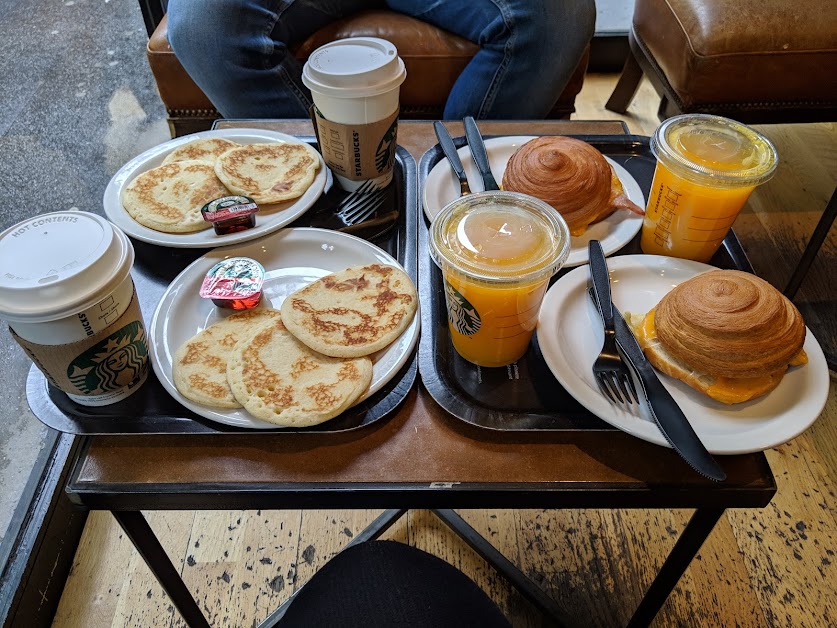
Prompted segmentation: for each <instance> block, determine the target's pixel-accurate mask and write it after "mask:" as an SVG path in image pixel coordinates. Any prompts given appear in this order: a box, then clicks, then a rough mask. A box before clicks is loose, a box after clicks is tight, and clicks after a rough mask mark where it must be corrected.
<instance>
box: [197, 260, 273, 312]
mask: <svg viewBox="0 0 837 628" xmlns="http://www.w3.org/2000/svg"><path fill="white" fill-rule="evenodd" d="M262 284H264V267H263V266H262V265H261V264H259V263H258V262H257V261H256V260H254V259H251V258H249V257H231V258H229V259H225V260H223V261H220V262H218V263H217V264H215V265H214V266H213V267H212V268H210V269H209V272H207V273H206V276H205V277H204V278H203V283H202V284H201V289H200V295H201V297H203V298H204V299H212V302H213V303H214V304H215V305H217V306H218V307H223V308H228V309H231V310H249V309H252V308H254V307H256V306H257V305H258V304H259V300H260V299H261V298H262Z"/></svg>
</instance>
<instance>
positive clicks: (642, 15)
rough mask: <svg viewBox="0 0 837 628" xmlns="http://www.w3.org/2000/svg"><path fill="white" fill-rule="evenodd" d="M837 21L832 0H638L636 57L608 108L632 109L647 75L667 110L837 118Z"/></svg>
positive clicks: (769, 119)
mask: <svg viewBox="0 0 837 628" xmlns="http://www.w3.org/2000/svg"><path fill="white" fill-rule="evenodd" d="M835 25H837V3H835V2H834V1H833V0H831V1H828V2H823V0H636V5H635V6H634V15H633V22H632V25H631V31H630V34H629V41H630V47H631V56H630V57H629V59H628V61H627V63H626V64H625V68H624V70H623V71H622V76H621V77H620V79H619V83H618V84H617V86H616V89H615V90H614V91H613V94H612V95H611V97H610V100H609V101H608V103H607V105H606V107H607V109H610V110H611V111H615V112H618V113H625V111H626V109H627V107H628V105H629V104H630V102H631V100H632V99H633V96H634V94H635V93H636V90H637V88H638V87H639V82H640V80H641V79H642V76H643V74H644V75H645V76H647V77H648V78H649V80H650V81H651V83H652V84H653V85H654V87H655V88H656V90H657V92H658V93H659V94H660V96H661V97H662V101H661V103H660V109H659V116H660V119H665V118H668V117H670V116H673V115H676V114H679V113H713V114H717V115H722V116H726V117H729V118H734V119H736V120H740V121H742V122H749V123H777V122H817V121H834V120H837V45H835V44H836V43H837V39H835V37H837V31H835Z"/></svg>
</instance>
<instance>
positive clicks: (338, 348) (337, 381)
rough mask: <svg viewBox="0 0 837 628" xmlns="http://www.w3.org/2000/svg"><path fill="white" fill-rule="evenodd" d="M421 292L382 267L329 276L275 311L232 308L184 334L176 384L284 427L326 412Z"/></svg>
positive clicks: (359, 391) (356, 393)
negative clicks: (234, 310)
mask: <svg viewBox="0 0 837 628" xmlns="http://www.w3.org/2000/svg"><path fill="white" fill-rule="evenodd" d="M417 304H418V297H417V294H416V289H415V286H414V285H413V282H412V281H411V280H410V278H409V277H408V276H407V275H406V273H404V271H402V270H401V269H399V268H396V267H394V266H387V265H383V264H370V265H366V266H354V267H351V268H347V269H346V270H343V271H340V272H337V273H334V274H331V275H327V276H325V277H323V278H321V279H318V280H317V281H315V282H313V283H311V284H309V285H308V286H306V287H305V288H302V289H301V290H298V291H297V292H295V293H293V294H291V295H290V296H288V297H287V298H286V299H285V301H284V303H283V304H282V309H281V312H280V311H278V310H272V309H254V310H249V311H247V312H242V313H239V314H233V315H231V316H229V317H228V318H225V319H224V320H222V321H220V322H218V323H215V324H214V325H211V326H210V327H207V328H206V329H205V330H203V331H202V332H200V333H199V334H197V335H196V336H194V337H193V338H191V339H189V340H187V341H186V342H185V343H184V344H183V345H182V346H181V347H180V348H179V349H178V350H177V351H176V352H175V355H174V358H173V361H172V376H173V379H174V383H175V386H176V387H177V389H178V391H180V393H181V394H182V395H183V396H184V397H186V398H187V399H190V400H191V401H194V402H196V403H200V404H203V405H208V406H213V407H217V408H241V407H243V408H245V409H246V410H247V411H248V412H249V413H250V414H252V415H253V416H254V417H256V418H258V419H261V420H263V421H267V422H269V423H274V424H276V425H280V426H284V427H306V426H311V425H317V424H319V423H322V422H324V421H327V420H328V419H331V418H333V417H335V416H337V415H339V414H340V413H341V412H343V411H344V410H345V409H347V408H349V407H351V406H352V405H353V404H354V403H355V402H357V401H358V400H359V399H360V398H361V397H362V396H363V394H364V393H365V392H366V390H367V389H368V388H369V385H370V383H371V381H372V363H373V361H372V358H371V357H370V356H372V354H374V353H376V352H378V351H380V350H381V349H384V348H386V347H387V346H388V345H389V344H390V343H392V342H393V341H394V340H395V339H396V338H398V336H400V335H401V333H402V332H403V331H404V330H405V329H407V327H408V325H409V324H410V322H411V321H412V319H413V317H414V316H415V313H416V309H417Z"/></svg>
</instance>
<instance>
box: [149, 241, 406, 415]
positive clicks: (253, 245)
mask: <svg viewBox="0 0 837 628" xmlns="http://www.w3.org/2000/svg"><path fill="white" fill-rule="evenodd" d="M283 241H285V242H287V243H288V244H289V245H292V244H294V243H296V242H300V241H301V242H302V243H303V244H307V243H308V242H309V241H310V242H316V243H317V244H318V245H319V246H326V245H330V246H344V247H346V248H347V249H349V250H353V249H355V250H360V251H365V252H367V253H368V254H369V256H370V257H369V258H368V261H366V260H361V261H360V262H359V263H372V262H373V261H378V262H381V263H385V264H388V265H391V266H396V267H398V268H400V269H401V270H404V267H403V266H402V265H401V264H400V263H399V262H398V260H396V259H395V258H394V257H392V256H391V255H390V254H389V253H387V252H386V251H384V250H383V249H381V248H379V247H377V246H375V245H374V244H372V243H371V242H369V241H367V240H364V239H362V238H358V237H356V236H353V235H351V234H348V233H343V232H339V231H332V230H330V229H318V228H314V227H296V228H291V229H283V230H282V231H279V232H277V233H272V234H268V235H266V236H264V237H262V238H259V239H257V240H253V241H250V242H248V243H247V244H246V245H244V246H227V247H219V248H216V249H213V250H211V251H209V252H207V253H206V254H205V255H203V256H201V257H199V258H198V259H196V260H195V261H194V262H192V263H191V264H189V266H187V267H186V268H184V269H183V270H182V271H181V272H180V273H179V274H178V275H177V277H175V278H174V279H173V280H172V282H171V283H170V284H169V286H168V288H166V291H165V292H164V293H163V295H162V296H161V297H160V300H159V302H158V304H157V307H156V308H155V310H154V314H153V316H152V318H151V325H150V326H149V327H148V351H149V357H150V359H151V365H152V367H153V369H154V373H155V374H156V375H157V379H158V380H159V381H160V383H161V384H162V386H163V388H165V390H166V392H168V393H169V394H170V395H171V396H172V397H173V398H174V399H175V400H176V401H177V402H178V403H180V404H181V405H183V406H184V407H186V408H188V409H189V410H191V411H193V412H195V413H196V414H198V415H199V416H202V417H204V418H206V419H209V420H211V421H215V422H217V423H222V424H224V425H230V426H233V427H244V428H252V429H271V430H276V429H278V430H281V429H283V427H282V426H279V425H275V424H273V423H268V422H266V421H261V420H259V419H256V418H255V417H253V416H251V415H250V414H249V413H247V411H246V410H244V409H243V408H239V409H231V410H223V409H217V408H212V407H210V406H204V405H201V404H199V403H195V402H193V401H191V400H189V399H186V398H185V397H184V396H183V395H181V394H180V392H179V391H178V390H177V387H176V386H175V385H174V381H173V380H172V375H171V359H170V357H171V353H173V352H174V351H175V350H176V349H177V346H169V345H166V343H165V336H166V331H165V327H166V323H167V320H166V319H167V314H168V312H169V311H170V310H171V309H172V308H173V307H174V306H175V305H176V303H177V302H176V301H175V300H176V299H177V298H178V295H176V294H175V293H176V292H177V291H178V290H180V289H181V287H182V286H185V285H186V283H187V282H194V281H195V280H197V279H202V277H203V276H204V275H205V274H206V271H208V270H209V269H210V268H211V267H212V266H213V265H214V264H215V263H217V262H218V261H220V260H222V259H226V258H228V257H234V256H239V255H243V256H247V257H254V258H255V259H257V260H258V259H259V256H258V254H257V250H258V249H260V248H261V249H262V250H263V251H266V248H265V246H266V245H267V244H270V245H271V246H275V248H276V249H278V251H279V252H278V253H277V254H279V255H281V249H282V247H281V243H282V242H283ZM265 254H266V255H267V254H268V253H265ZM266 270H270V269H269V268H267V267H266ZM321 270H326V271H328V272H334V271H336V270H342V268H341V269H334V270H330V269H321ZM405 272H406V271H405ZM198 283H199V281H198ZM185 298H186V299H189V300H191V301H192V302H195V303H205V304H206V305H204V309H206V310H211V308H214V307H215V306H214V305H213V304H212V303H210V302H209V301H205V302H204V300H203V299H201V298H200V297H199V296H198V295H197V290H194V291H193V292H191V293H189V294H187V295H186V297H185ZM180 301H182V299H181V300H180ZM277 305H278V304H275V305H274V306H275V307H276V306H277ZM419 307H420V305H419ZM232 313H233V312H232V311H230V314H232ZM420 329H421V315H420V312H419V311H418V310H417V311H416V314H415V316H414V318H413V320H412V322H411V323H410V325H409V326H408V327H407V329H405V330H404V332H403V333H402V334H401V336H399V337H398V338H397V339H396V340H395V341H393V343H391V344H390V345H389V346H388V347H387V348H385V349H382V350H381V352H379V353H378V354H375V355H373V356H372V357H373V362H374V364H373V381H372V384H371V386H370V388H369V390H367V391H366V393H365V394H364V395H363V396H362V397H361V398H360V399H358V401H357V402H356V404H357V403H360V402H362V401H363V400H365V399H367V398H368V397H370V396H371V395H373V394H375V393H376V392H377V391H378V390H380V389H381V388H382V387H383V386H385V385H386V384H387V383H388V382H389V381H390V380H391V379H392V378H393V377H394V376H395V375H396V374H397V373H398V371H399V370H400V369H401V367H403V366H404V364H406V363H407V361H408V360H409V358H410V356H411V354H412V352H413V349H414V348H415V346H416V343H417V342H418V338H419V332H420ZM184 340H185V339H184ZM396 346H399V348H398V351H400V353H398V355H397V356H396V358H395V359H394V360H392V361H390V362H389V363H388V365H387V366H386V370H385V371H383V372H379V373H375V365H376V364H378V363H379V362H380V360H378V361H375V360H374V358H375V357H376V356H379V355H382V354H383V355H385V354H386V352H388V351H391V350H394V349H395V347H396ZM167 347H168V348H169V351H168V352H167V350H166V349H167ZM356 404H355V405H356Z"/></svg>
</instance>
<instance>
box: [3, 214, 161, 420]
mask: <svg viewBox="0 0 837 628" xmlns="http://www.w3.org/2000/svg"><path fill="white" fill-rule="evenodd" d="M133 263H134V248H133V246H132V245H131V242H130V240H128V238H127V237H126V236H125V234H124V233H123V232H122V231H121V230H120V229H119V228H118V227H116V226H115V225H113V224H111V223H110V222H108V221H107V220H105V219H104V218H102V217H101V216H97V215H96V214H91V213H88V212H81V211H66V212H55V213H51V214H43V215H41V216H36V217H34V218H30V219H28V220H25V221H23V222H21V223H18V224H16V225H14V226H12V227H9V228H8V229H6V230H5V231H4V232H2V233H0V269H2V272H1V273H0V318H2V319H3V320H5V321H6V322H7V323H8V325H9V329H10V331H11V333H12V336H13V338H14V339H15V341H17V343H18V344H19V345H21V347H22V348H23V349H24V350H25V351H26V353H27V354H28V355H29V357H30V358H31V359H32V361H33V362H35V364H36V365H37V366H38V368H39V369H40V370H41V371H42V372H43V373H44V375H46V377H47V379H49V381H50V382H51V383H52V384H53V385H55V386H56V387H57V388H59V389H61V390H63V391H64V392H66V393H67V395H68V396H69V397H70V398H71V399H72V400H73V401H76V402H77V403H79V404H82V405H88V406H102V405H108V404H111V403H115V402H117V401H121V400H122V399H125V398H126V397H128V396H129V395H131V394H132V393H133V392H135V391H136V390H137V389H138V388H139V387H140V385H141V384H142V383H143V382H144V381H145V378H146V376H147V374H148V347H147V341H146V336H145V326H144V325H143V321H142V313H141V312H140V307H139V302H138V300H137V295H136V290H135V288H134V282H133V280H132V279H131V274H130V271H131V267H132V266H133Z"/></svg>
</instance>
